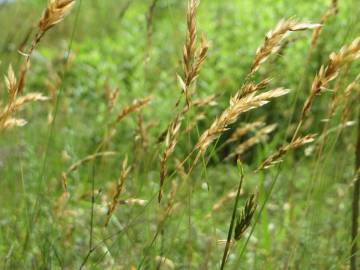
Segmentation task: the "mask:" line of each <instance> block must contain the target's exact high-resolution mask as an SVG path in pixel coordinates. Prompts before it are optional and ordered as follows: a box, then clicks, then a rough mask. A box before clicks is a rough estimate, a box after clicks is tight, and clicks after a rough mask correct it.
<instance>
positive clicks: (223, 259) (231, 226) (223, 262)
mask: <svg viewBox="0 0 360 270" xmlns="http://www.w3.org/2000/svg"><path fill="white" fill-rule="evenodd" d="M238 168H239V172H240V182H239V186H238V189H237V193H236V198H235V202H234V207H233V212H232V216H231V221H230V226H229V232H228V237H227V240H226V245H225V249H224V254H223V258H222V261H221V266H220V270H223V269H224V267H225V264H226V260H227V257H228V253H229V249H230V245H231V237H232V233H233V231H234V224H235V217H236V212H237V206H238V203H239V198H240V191H241V187H242V183H243V181H244V170H243V168H242V166H241V163H240V160H238Z"/></svg>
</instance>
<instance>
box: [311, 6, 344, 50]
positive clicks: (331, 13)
mask: <svg viewBox="0 0 360 270" xmlns="http://www.w3.org/2000/svg"><path fill="white" fill-rule="evenodd" d="M337 13H338V3H337V0H332V1H331V5H330V7H329V8H328V9H327V10H326V12H325V13H324V14H323V15H322V17H321V20H320V24H321V26H320V27H317V28H315V30H314V31H313V34H312V37H311V48H312V49H314V48H315V47H316V44H317V41H318V39H319V36H320V34H321V31H322V29H323V26H324V24H325V23H326V22H327V20H328V19H329V18H330V17H332V16H336V14H337Z"/></svg>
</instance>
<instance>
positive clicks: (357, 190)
mask: <svg viewBox="0 0 360 270" xmlns="http://www.w3.org/2000/svg"><path fill="white" fill-rule="evenodd" d="M355 155H356V160H355V173H356V174H357V176H356V180H355V185H354V193H353V201H352V227H351V251H350V256H351V257H350V270H356V269H357V267H356V255H357V251H358V247H357V243H356V242H357V236H358V226H359V224H358V219H359V199H360V173H359V172H360V171H359V170H360V113H359V112H358V131H357V145H356V150H355Z"/></svg>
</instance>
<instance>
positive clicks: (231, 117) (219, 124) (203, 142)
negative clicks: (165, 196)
mask: <svg viewBox="0 0 360 270" xmlns="http://www.w3.org/2000/svg"><path fill="white" fill-rule="evenodd" d="M244 87H247V86H244ZM287 93H289V90H287V89H284V88H276V89H274V90H270V91H267V92H264V93H262V94H258V95H257V92H256V91H253V92H252V93H250V94H249V95H247V96H245V97H244V96H242V94H241V90H240V91H239V92H238V93H237V94H236V95H235V96H234V97H232V98H231V99H230V106H229V107H228V108H227V109H226V110H225V111H224V112H223V113H222V114H221V115H220V117H219V118H217V119H216V120H215V121H214V122H213V124H212V125H211V126H210V128H209V129H207V130H206V131H205V132H204V133H203V134H202V135H201V136H200V138H199V140H198V142H197V144H196V146H195V149H198V150H199V154H201V155H203V154H204V153H205V152H206V149H207V148H208V146H209V145H210V144H211V143H212V142H213V141H214V140H215V139H217V138H218V137H219V136H220V135H221V133H223V132H224V131H225V130H226V129H227V127H228V126H229V125H230V124H233V123H234V122H235V121H236V120H237V119H238V117H239V115H240V114H242V113H244V112H247V111H250V110H252V109H255V108H258V107H261V106H263V105H265V104H267V103H268V102H269V100H270V99H272V98H276V97H280V96H283V95H286V94H287ZM198 158H199V155H198V157H197V158H196V160H197V159H198Z"/></svg>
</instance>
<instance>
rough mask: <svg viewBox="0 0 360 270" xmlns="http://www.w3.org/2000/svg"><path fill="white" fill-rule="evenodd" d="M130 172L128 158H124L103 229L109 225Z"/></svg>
mask: <svg viewBox="0 0 360 270" xmlns="http://www.w3.org/2000/svg"><path fill="white" fill-rule="evenodd" d="M130 170H131V166H128V158H127V156H126V157H125V159H124V161H123V163H122V169H121V174H120V177H119V179H118V182H117V184H116V191H115V194H114V196H113V198H112V201H111V203H110V204H109V208H108V211H107V214H106V219H105V227H106V226H107V225H108V224H109V221H110V219H111V216H112V215H113V213H114V211H115V209H116V206H117V205H118V202H119V197H120V195H121V192H122V191H123V188H124V184H125V180H126V178H127V177H128V175H129V173H130Z"/></svg>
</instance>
